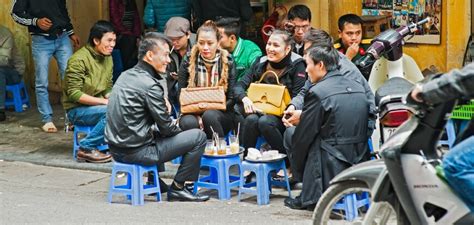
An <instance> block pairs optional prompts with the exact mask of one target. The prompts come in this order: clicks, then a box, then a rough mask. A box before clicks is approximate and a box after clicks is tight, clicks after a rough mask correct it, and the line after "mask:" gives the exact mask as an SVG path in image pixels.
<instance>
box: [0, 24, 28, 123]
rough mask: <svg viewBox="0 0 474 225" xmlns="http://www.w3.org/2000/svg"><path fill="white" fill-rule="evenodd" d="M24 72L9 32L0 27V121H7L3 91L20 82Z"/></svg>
mask: <svg viewBox="0 0 474 225" xmlns="http://www.w3.org/2000/svg"><path fill="white" fill-rule="evenodd" d="M24 72H25V61H24V60H23V57H21V55H20V52H18V49H17V48H16V46H15V40H14V38H13V34H12V33H11V32H10V30H9V29H8V28H6V27H4V26H2V25H0V121H5V120H6V119H7V117H6V115H5V96H6V95H5V90H6V87H7V85H11V84H17V83H20V82H21V78H22V75H23V73H24Z"/></svg>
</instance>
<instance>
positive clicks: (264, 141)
mask: <svg viewBox="0 0 474 225" xmlns="http://www.w3.org/2000/svg"><path fill="white" fill-rule="evenodd" d="M266 142H267V140H265V138H264V137H263V136H258V138H257V143H256V144H255V148H256V149H260V147H262V145H263V144H265V143H266Z"/></svg>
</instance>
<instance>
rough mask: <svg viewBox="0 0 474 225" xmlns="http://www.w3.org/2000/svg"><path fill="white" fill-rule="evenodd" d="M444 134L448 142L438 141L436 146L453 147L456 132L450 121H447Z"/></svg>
mask: <svg viewBox="0 0 474 225" xmlns="http://www.w3.org/2000/svg"><path fill="white" fill-rule="evenodd" d="M445 132H446V136H447V137H448V140H439V141H438V145H447V146H448V147H449V148H451V147H453V144H454V141H456V131H455V130H454V122H453V120H452V119H449V120H448V123H446V128H445Z"/></svg>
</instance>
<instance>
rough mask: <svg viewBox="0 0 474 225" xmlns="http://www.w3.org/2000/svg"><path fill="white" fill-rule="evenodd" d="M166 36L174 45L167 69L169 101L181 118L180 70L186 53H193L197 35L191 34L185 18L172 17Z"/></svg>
mask: <svg viewBox="0 0 474 225" xmlns="http://www.w3.org/2000/svg"><path fill="white" fill-rule="evenodd" d="M165 35H166V36H167V37H168V38H169V39H170V40H171V42H172V43H173V51H171V53H170V58H171V63H170V64H168V67H167V69H166V71H167V75H166V85H167V87H165V88H166V89H167V91H168V94H167V95H166V94H165V96H168V100H169V101H170V103H171V105H172V106H173V108H174V113H175V114H176V115H175V116H176V117H178V116H179V112H180V104H179V99H178V90H179V89H178V70H179V68H180V66H181V62H182V61H183V58H184V56H186V53H188V52H189V51H191V48H192V47H193V45H194V43H195V42H196V35H195V34H193V33H191V26H190V23H189V20H187V19H185V18H183V17H171V18H170V19H169V20H168V22H166V26H165Z"/></svg>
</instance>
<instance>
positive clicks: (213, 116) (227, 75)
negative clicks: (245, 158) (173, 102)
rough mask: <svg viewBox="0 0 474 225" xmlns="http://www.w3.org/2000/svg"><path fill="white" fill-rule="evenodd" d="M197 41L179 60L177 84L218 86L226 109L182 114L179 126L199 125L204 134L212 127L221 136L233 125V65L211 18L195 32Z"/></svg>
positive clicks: (186, 127)
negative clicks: (181, 60) (223, 96)
mask: <svg viewBox="0 0 474 225" xmlns="http://www.w3.org/2000/svg"><path fill="white" fill-rule="evenodd" d="M196 36H197V41H196V44H195V45H194V46H193V48H192V50H191V52H190V53H188V55H187V56H186V58H185V59H184V60H183V62H182V64H181V68H180V70H179V72H178V86H179V88H180V89H181V88H187V87H212V86H222V87H224V91H225V92H226V99H227V104H226V108H227V110H225V111H221V110H207V111H205V112H204V113H203V114H202V115H182V116H181V118H180V119H179V126H180V127H181V129H182V130H188V129H193V128H200V127H201V128H203V129H204V132H205V133H206V135H207V138H209V139H210V138H212V130H214V131H215V132H216V133H217V134H219V137H224V136H225V134H227V133H228V132H229V131H231V130H232V129H233V128H234V110H233V108H234V94H233V89H234V84H235V74H236V70H235V65H234V61H233V59H232V57H231V55H230V54H229V53H228V52H227V51H226V50H224V49H221V48H220V47H219V40H220V33H219V30H218V29H217V26H216V25H215V23H214V22H212V21H210V20H208V21H206V22H205V23H204V24H203V25H202V26H201V27H200V28H199V29H198V30H197V32H196Z"/></svg>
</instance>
